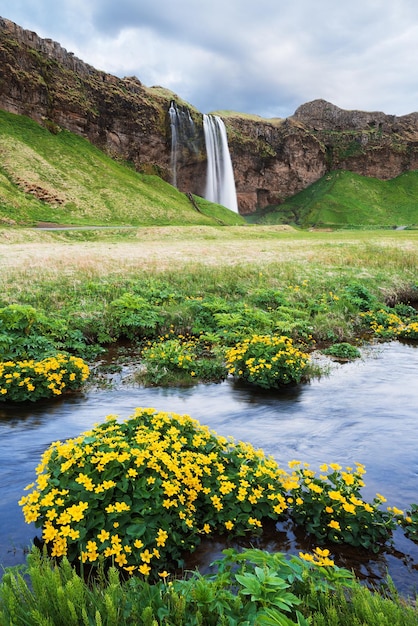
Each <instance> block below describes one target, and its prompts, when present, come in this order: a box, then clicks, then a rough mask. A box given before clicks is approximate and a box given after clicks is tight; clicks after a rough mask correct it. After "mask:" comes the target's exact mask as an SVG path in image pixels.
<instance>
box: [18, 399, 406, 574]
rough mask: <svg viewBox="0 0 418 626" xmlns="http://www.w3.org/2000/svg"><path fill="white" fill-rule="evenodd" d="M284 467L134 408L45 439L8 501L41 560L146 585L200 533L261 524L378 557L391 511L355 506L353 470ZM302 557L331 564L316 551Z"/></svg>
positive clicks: (392, 521) (357, 482)
mask: <svg viewBox="0 0 418 626" xmlns="http://www.w3.org/2000/svg"><path fill="white" fill-rule="evenodd" d="M289 467H290V470H291V471H287V470H285V469H282V468H280V467H279V465H278V464H277V463H276V461H274V459H272V458H270V457H266V456H265V455H264V453H263V451H262V450H256V449H254V448H253V447H252V446H251V445H249V444H246V443H242V442H235V441H234V440H233V439H231V438H228V439H226V438H224V437H220V436H218V435H216V433H214V432H213V431H211V430H210V429H209V428H208V427H206V426H203V425H201V424H199V422H197V421H196V420H194V419H192V418H191V417H189V416H188V415H182V416H181V415H176V414H173V413H165V412H156V411H155V410H154V409H146V408H145V409H141V408H139V409H136V410H135V413H134V414H133V415H132V416H131V417H130V418H128V419H126V420H124V421H122V422H121V421H119V420H118V419H117V417H116V416H112V415H110V416H108V418H107V419H106V421H105V422H104V423H102V424H98V425H96V426H95V427H94V428H93V429H92V430H90V431H88V432H85V433H83V434H82V435H80V436H79V437H77V438H75V439H71V440H67V441H65V442H64V443H62V442H60V441H57V442H54V443H53V444H52V445H51V446H50V448H49V449H48V450H47V451H46V452H45V453H44V455H43V457H42V460H41V463H40V465H39V467H38V468H37V475H38V476H37V480H36V483H35V484H31V485H28V487H27V488H26V489H27V490H29V493H28V494H27V495H25V496H23V497H22V498H21V500H20V502H19V504H20V505H21V506H22V507H23V513H24V517H25V521H26V522H27V523H32V522H34V523H35V525H36V526H39V527H42V529H43V531H42V537H43V540H44V541H45V543H46V545H47V547H48V548H49V552H50V554H51V556H53V557H60V556H64V555H65V556H67V557H68V559H69V560H70V561H72V562H76V561H77V560H78V559H80V560H81V562H82V563H86V564H88V565H89V566H91V567H93V568H94V567H96V566H98V565H99V564H100V563H104V564H105V565H110V564H114V565H116V566H117V567H119V568H120V569H122V570H125V571H126V572H128V573H129V574H133V573H139V574H142V575H144V576H150V577H151V578H152V579H153V580H155V579H158V577H161V578H165V577H166V576H168V572H167V569H168V570H170V569H172V568H173V567H176V566H181V565H182V563H183V556H184V554H185V552H191V551H193V550H194V549H195V547H196V546H197V545H198V543H199V541H200V539H201V537H202V536H206V535H210V534H213V533H215V532H216V533H218V534H231V535H234V536H239V535H243V534H245V533H250V534H251V535H255V534H258V533H260V532H261V531H262V525H263V520H264V519H267V518H270V519H273V520H286V519H293V521H294V522H295V523H296V524H299V525H301V526H303V527H305V529H306V531H307V532H308V533H309V534H311V535H312V536H313V537H315V538H316V539H317V540H318V543H324V542H325V541H331V542H337V543H347V544H350V545H353V546H363V547H365V548H370V549H373V550H375V551H377V549H378V548H379V547H380V546H381V544H382V543H383V542H384V541H385V540H386V539H387V538H388V537H389V535H390V532H391V530H392V529H393V528H394V527H395V526H396V522H397V519H398V517H397V516H399V515H402V511H399V510H398V509H395V508H393V509H388V510H387V511H382V510H380V505H381V503H383V502H384V501H385V499H384V498H383V496H380V495H379V494H377V495H376V497H375V499H374V501H373V503H371V504H370V503H367V502H364V501H363V500H362V498H361V497H360V489H361V487H362V486H363V485H364V483H363V480H362V476H363V474H364V471H365V470H364V468H363V466H362V465H359V464H358V465H357V466H356V468H355V469H354V470H353V469H352V468H346V469H345V470H342V468H341V467H340V466H339V465H336V464H331V465H330V466H329V467H328V466H327V465H323V466H321V471H322V472H323V474H321V475H319V476H318V477H317V476H316V475H315V472H313V471H311V470H310V469H309V466H308V465H307V464H301V463H300V462H299V461H291V462H290V463H289ZM324 473H325V474H324ZM399 523H400V522H399ZM412 523H413V520H412ZM302 558H305V560H306V558H307V559H308V560H309V559H310V560H311V561H312V558H313V559H314V560H313V561H312V563H313V564H314V565H315V564H316V565H319V566H324V567H327V566H331V565H332V563H331V561H332V560H331V559H330V558H329V553H328V552H326V551H324V550H320V549H319V550H317V551H316V552H314V555H313V557H302Z"/></svg>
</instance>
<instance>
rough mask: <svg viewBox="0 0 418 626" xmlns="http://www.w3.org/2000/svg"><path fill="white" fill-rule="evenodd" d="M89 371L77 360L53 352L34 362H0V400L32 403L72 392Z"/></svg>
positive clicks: (81, 361)
mask: <svg viewBox="0 0 418 626" xmlns="http://www.w3.org/2000/svg"><path fill="white" fill-rule="evenodd" d="M88 376H89V368H88V366H87V364H86V363H85V362H84V361H83V359H81V358H80V357H75V356H69V355H67V354H64V353H57V354H55V355H54V356H49V357H47V358H45V359H42V360H40V361H36V360H35V359H26V360H17V361H3V362H0V401H8V402H24V401H26V400H30V401H32V402H35V401H36V400H39V399H41V398H53V397H56V396H60V395H62V394H63V393H65V392H67V391H71V390H76V389H79V388H80V387H81V385H82V384H83V383H84V382H85V381H86V380H87V378H88Z"/></svg>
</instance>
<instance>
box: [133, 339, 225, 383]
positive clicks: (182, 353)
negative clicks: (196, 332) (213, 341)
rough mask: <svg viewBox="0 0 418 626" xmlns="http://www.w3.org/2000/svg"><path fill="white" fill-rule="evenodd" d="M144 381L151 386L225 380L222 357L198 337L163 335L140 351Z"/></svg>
mask: <svg viewBox="0 0 418 626" xmlns="http://www.w3.org/2000/svg"><path fill="white" fill-rule="evenodd" d="M141 357H142V365H143V366H144V368H145V372H144V375H143V378H146V380H147V381H152V384H154V385H158V384H164V383H165V382H176V383H178V384H179V383H181V382H190V381H193V379H195V380H201V381H202V380H203V381H210V380H216V381H218V380H221V379H222V378H225V377H226V369H225V365H224V363H223V361H222V358H221V355H220V354H217V353H216V352H215V351H214V350H213V348H212V347H211V346H210V345H209V344H208V343H204V342H201V341H200V339H199V338H197V337H191V336H188V337H186V336H184V335H179V336H177V337H173V336H170V335H165V336H163V337H161V338H160V340H159V341H154V342H152V343H151V342H149V344H148V345H147V346H146V347H145V348H144V349H143V351H142V354H141Z"/></svg>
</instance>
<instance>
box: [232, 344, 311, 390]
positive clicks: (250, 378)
mask: <svg viewBox="0 0 418 626" xmlns="http://www.w3.org/2000/svg"><path fill="white" fill-rule="evenodd" d="M225 356H226V365H227V368H228V371H229V373H230V374H232V375H233V376H234V377H236V378H241V379H243V380H245V381H247V382H249V383H252V384H254V385H257V386H258V387H263V388H264V389H270V388H274V387H278V386H280V385H283V384H288V383H299V382H300V381H301V379H302V375H303V372H304V371H305V369H306V367H307V365H308V361H309V355H308V354H305V353H304V352H302V351H301V350H299V349H298V348H297V347H296V346H295V345H294V344H293V341H292V339H291V338H290V337H286V336H284V335H283V336H278V335H252V336H251V337H249V338H248V339H245V340H244V341H242V342H240V343H238V344H237V345H236V346H234V347H232V348H229V349H228V350H227V351H226V355H225Z"/></svg>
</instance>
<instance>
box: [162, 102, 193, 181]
mask: <svg viewBox="0 0 418 626" xmlns="http://www.w3.org/2000/svg"><path fill="white" fill-rule="evenodd" d="M168 114H169V117H170V128H171V154H170V168H171V183H172V185H174V187H177V170H178V165H179V161H180V160H181V156H182V152H183V150H184V149H187V150H188V151H189V152H192V153H195V154H196V153H197V151H198V148H197V146H196V143H195V142H196V129H195V125H194V122H193V118H192V116H191V115H190V111H189V109H187V108H186V107H181V106H178V105H177V104H176V103H175V102H174V100H172V101H171V103H170V108H169V110H168Z"/></svg>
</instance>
